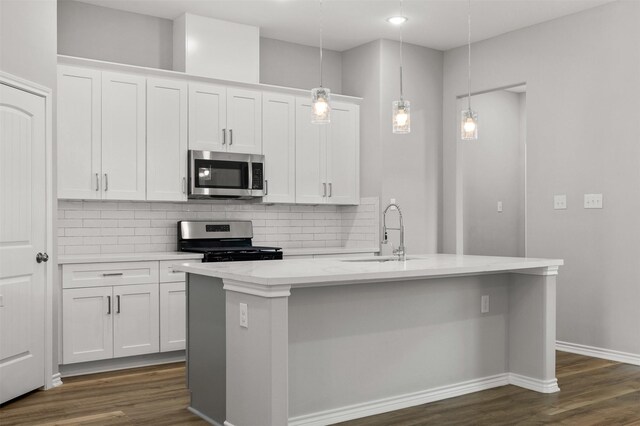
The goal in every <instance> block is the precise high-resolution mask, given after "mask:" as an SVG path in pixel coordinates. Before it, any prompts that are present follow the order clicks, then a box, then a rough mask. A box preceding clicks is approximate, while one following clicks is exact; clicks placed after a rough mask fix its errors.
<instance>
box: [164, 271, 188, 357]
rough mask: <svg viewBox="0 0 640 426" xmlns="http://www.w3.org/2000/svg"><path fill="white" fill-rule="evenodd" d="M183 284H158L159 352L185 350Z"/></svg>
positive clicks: (185, 309)
mask: <svg viewBox="0 0 640 426" xmlns="http://www.w3.org/2000/svg"><path fill="white" fill-rule="evenodd" d="M186 318H187V301H186V293H185V283H184V281H183V282H177V283H162V284H160V352H166V351H177V350H181V349H184V348H185V342H186V335H187V322H186Z"/></svg>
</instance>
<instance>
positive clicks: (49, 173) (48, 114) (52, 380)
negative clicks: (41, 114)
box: [0, 71, 62, 389]
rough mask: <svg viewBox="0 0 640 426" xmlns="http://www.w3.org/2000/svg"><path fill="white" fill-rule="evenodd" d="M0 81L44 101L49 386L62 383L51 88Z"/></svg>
mask: <svg viewBox="0 0 640 426" xmlns="http://www.w3.org/2000/svg"><path fill="white" fill-rule="evenodd" d="M0 83H2V84H5V85H7V86H10V87H13V88H16V89H18V90H22V91H24V92H27V93H31V94H33V95H36V96H40V97H41V98H43V99H44V101H45V132H44V134H45V167H46V170H45V179H46V182H45V193H46V200H45V228H46V231H45V247H44V249H45V250H46V252H47V253H49V254H50V255H51V256H50V259H51V261H50V262H47V263H46V264H45V273H44V281H45V282H44V286H45V289H44V290H45V293H44V294H45V296H44V299H45V300H44V363H45V365H44V388H45V389H51V388H53V387H56V386H59V385H61V384H62V380H61V379H60V372H59V371H57V370H58V369H57V368H56V369H55V370H56V371H55V372H54V366H53V334H54V333H53V331H54V329H53V326H54V324H53V299H54V297H53V293H54V281H55V273H54V271H57V269H58V262H57V250H54V248H55V247H54V244H53V243H54V241H53V238H54V233H53V225H54V223H55V217H54V216H56V210H55V209H54V207H55V204H56V197H55V196H54V195H55V194H54V185H53V178H54V175H53V100H52V98H53V96H52V90H51V89H50V88H48V87H45V86H42V85H40V84H37V83H34V82H32V81H29V80H25V79H23V78H21V77H18V76H15V75H13V74H9V73H7V72H4V71H0Z"/></svg>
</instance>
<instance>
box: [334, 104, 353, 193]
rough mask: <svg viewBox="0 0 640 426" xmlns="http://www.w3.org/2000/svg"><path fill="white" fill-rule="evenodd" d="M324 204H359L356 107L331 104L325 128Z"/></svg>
mask: <svg viewBox="0 0 640 426" xmlns="http://www.w3.org/2000/svg"><path fill="white" fill-rule="evenodd" d="M327 129H328V137H327V185H328V192H327V198H328V200H327V202H328V203H330V204H358V203H359V194H360V179H359V177H360V170H359V168H360V167H359V165H360V112H359V106H358V105H355V104H347V103H340V102H334V103H333V105H332V108H331V124H330V125H329V126H328V127H327Z"/></svg>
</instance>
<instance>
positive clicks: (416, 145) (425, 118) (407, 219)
mask: <svg viewBox="0 0 640 426" xmlns="http://www.w3.org/2000/svg"><path fill="white" fill-rule="evenodd" d="M398 52H399V44H398V43H397V42H393V41H389V40H379V41H375V42H372V43H369V44H366V45H364V46H360V47H357V48H355V49H351V50H348V51H346V52H343V68H342V75H343V88H344V93H345V94H347V95H354V96H361V97H363V98H364V101H363V103H362V105H361V123H362V126H361V127H362V129H361V138H360V143H361V147H360V152H361V153H362V154H361V159H360V170H361V172H360V175H361V176H360V181H361V182H362V184H361V193H362V195H363V196H378V197H380V205H381V208H384V207H385V206H386V204H387V203H388V202H389V199H390V198H395V199H396V201H397V202H398V204H400V207H401V208H402V213H403V216H404V223H405V228H406V235H405V244H406V247H407V250H408V252H409V254H411V253H435V252H436V251H437V249H438V206H439V198H440V192H439V191H440V187H441V185H440V161H439V160H440V141H441V138H442V109H441V105H442V104H441V102H442V63H443V62H442V61H443V54H442V52H440V51H436V50H433V49H428V48H424V47H420V46H414V45H410V44H405V45H404V50H403V53H404V67H403V68H404V94H405V99H406V100H408V101H410V102H411V133H410V134H408V135H394V134H393V133H392V132H391V103H392V101H394V100H397V99H398V98H399V94H400V88H399V66H400V64H399V54H398ZM390 214H392V213H390ZM394 216H395V214H394ZM390 220H391V221H393V222H392V223H396V220H397V219H396V218H395V217H394V218H393V219H391V218H390ZM390 238H391V239H392V241H393V242H394V244H395V245H396V246H397V242H398V238H397V236H396V235H391V236H390Z"/></svg>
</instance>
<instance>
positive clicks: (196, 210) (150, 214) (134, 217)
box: [58, 198, 380, 254]
mask: <svg viewBox="0 0 640 426" xmlns="http://www.w3.org/2000/svg"><path fill="white" fill-rule="evenodd" d="M361 203H362V204H361V205H359V206H326V205H318V206H307V205H304V206H303V205H263V204H248V203H237V202H233V201H216V202H214V203H211V202H201V201H195V202H188V203H165V202H159V203H154V202H114V201H84V202H83V201H70V200H59V202H58V209H59V210H58V253H60V254H81V253H92V254H93V253H133V252H155V251H175V250H176V234H177V226H176V222H177V221H179V220H190V219H200V220H224V219H231V220H233V219H236V220H251V221H252V223H253V232H254V242H255V243H259V244H261V245H273V246H278V247H283V248H323V247H375V246H377V245H378V241H379V232H380V231H379V210H380V208H379V206H380V205H379V201H378V199H377V198H363V199H362V200H361Z"/></svg>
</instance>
